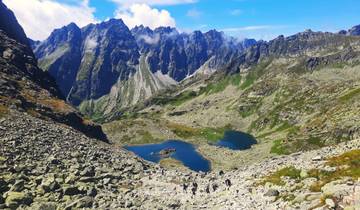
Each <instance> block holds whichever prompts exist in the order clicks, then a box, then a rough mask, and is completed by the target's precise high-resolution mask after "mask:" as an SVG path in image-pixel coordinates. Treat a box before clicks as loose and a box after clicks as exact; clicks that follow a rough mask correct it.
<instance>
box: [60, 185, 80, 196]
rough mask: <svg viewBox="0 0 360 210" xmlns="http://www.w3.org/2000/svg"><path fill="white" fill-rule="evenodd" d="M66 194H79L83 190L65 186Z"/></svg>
mask: <svg viewBox="0 0 360 210" xmlns="http://www.w3.org/2000/svg"><path fill="white" fill-rule="evenodd" d="M63 192H64V195H79V194H82V192H81V191H80V190H79V189H78V188H77V187H74V186H69V187H64V188H63Z"/></svg>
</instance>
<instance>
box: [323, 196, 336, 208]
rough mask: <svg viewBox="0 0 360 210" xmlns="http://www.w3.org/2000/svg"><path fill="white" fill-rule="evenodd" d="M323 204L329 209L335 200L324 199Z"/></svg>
mask: <svg viewBox="0 0 360 210" xmlns="http://www.w3.org/2000/svg"><path fill="white" fill-rule="evenodd" d="M325 204H326V205H327V206H328V207H329V208H331V209H333V208H335V202H334V201H333V200H332V199H330V198H328V199H326V200H325Z"/></svg>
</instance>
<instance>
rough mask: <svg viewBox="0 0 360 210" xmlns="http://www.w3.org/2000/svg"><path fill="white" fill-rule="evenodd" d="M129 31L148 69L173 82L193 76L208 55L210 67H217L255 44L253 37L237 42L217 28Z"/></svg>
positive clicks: (141, 28) (160, 28)
mask: <svg viewBox="0 0 360 210" xmlns="http://www.w3.org/2000/svg"><path fill="white" fill-rule="evenodd" d="M131 32H132V33H133V35H134V37H135V38H136V42H137V44H138V46H139V48H140V50H141V52H142V53H143V54H147V55H148V62H149V65H150V69H151V71H152V72H156V71H158V70H160V71H161V72H162V73H163V74H168V75H170V76H171V77H172V78H173V79H175V80H176V81H182V80H183V79H184V78H186V77H187V76H189V75H192V74H193V73H195V71H196V70H198V69H199V68H200V67H201V66H202V65H203V64H204V63H205V62H207V61H209V59H211V58H213V59H211V61H210V63H209V68H213V69H217V68H220V67H222V66H223V65H225V64H226V63H227V62H229V61H230V60H231V59H232V58H233V57H234V56H236V55H237V54H239V53H240V52H242V51H243V50H244V49H246V48H247V47H249V46H251V45H253V44H255V43H256V41H255V40H247V39H246V40H244V41H242V42H238V41H236V40H235V39H232V38H228V37H225V36H224V34H223V33H222V32H218V31H216V30H211V31H209V32H206V33H202V32H200V31H194V32H193V33H191V34H180V33H179V32H178V31H177V30H176V29H175V28H170V27H159V28H157V29H155V30H151V29H150V28H148V27H144V26H137V27H135V28H133V29H132V30H131Z"/></svg>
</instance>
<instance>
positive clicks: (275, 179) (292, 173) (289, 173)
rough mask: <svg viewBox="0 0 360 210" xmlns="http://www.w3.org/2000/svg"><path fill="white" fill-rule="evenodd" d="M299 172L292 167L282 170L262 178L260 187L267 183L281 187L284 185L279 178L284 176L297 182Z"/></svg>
mask: <svg viewBox="0 0 360 210" xmlns="http://www.w3.org/2000/svg"><path fill="white" fill-rule="evenodd" d="M300 172H301V170H299V169H296V168H295V167H293V166H289V167H285V168H282V169H280V170H278V171H276V172H274V173H272V174H270V175H268V176H265V177H263V180H262V181H261V182H260V184H261V185H264V184H265V183H267V182H270V183H272V184H275V185H279V186H282V185H284V184H285V183H284V182H283V181H282V180H281V177H283V176H286V177H289V178H291V179H296V180H299V179H300V178H301V177H300Z"/></svg>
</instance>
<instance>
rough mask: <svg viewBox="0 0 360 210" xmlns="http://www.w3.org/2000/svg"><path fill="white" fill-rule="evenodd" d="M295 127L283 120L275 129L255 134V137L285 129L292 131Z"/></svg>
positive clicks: (262, 136)
mask: <svg viewBox="0 0 360 210" xmlns="http://www.w3.org/2000/svg"><path fill="white" fill-rule="evenodd" d="M295 129H296V127H294V126H293V125H290V124H289V123H288V122H284V123H283V124H281V125H280V126H279V127H277V128H276V129H275V130H273V131H269V132H267V133H264V134H261V135H259V136H257V138H264V137H266V136H269V135H271V134H274V133H278V132H281V131H285V130H289V131H293V130H295Z"/></svg>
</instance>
